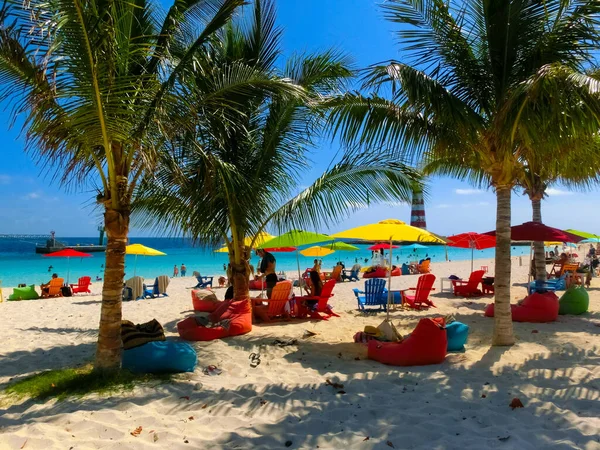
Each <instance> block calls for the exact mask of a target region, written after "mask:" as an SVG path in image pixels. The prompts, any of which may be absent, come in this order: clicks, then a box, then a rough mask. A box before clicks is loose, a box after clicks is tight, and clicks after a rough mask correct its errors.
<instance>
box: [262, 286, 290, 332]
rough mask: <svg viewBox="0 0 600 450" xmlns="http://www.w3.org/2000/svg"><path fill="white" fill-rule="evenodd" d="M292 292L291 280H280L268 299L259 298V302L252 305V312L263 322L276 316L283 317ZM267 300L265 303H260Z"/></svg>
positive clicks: (285, 314)
mask: <svg viewBox="0 0 600 450" xmlns="http://www.w3.org/2000/svg"><path fill="white" fill-rule="evenodd" d="M291 292H292V282H291V281H280V282H279V283H277V284H276V285H275V287H274V288H273V291H272V292H271V298H270V299H264V300H260V303H258V304H256V305H255V306H254V314H255V315H256V317H258V318H259V319H261V320H262V321H263V322H270V321H271V320H273V319H274V318H276V317H285V316H287V315H288V313H287V312H286V310H285V305H286V304H287V303H288V302H289V300H290V293H291ZM262 302H267V303H268V304H267V305H263V304H261V303H262Z"/></svg>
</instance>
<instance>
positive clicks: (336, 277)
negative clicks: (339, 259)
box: [323, 265, 342, 281]
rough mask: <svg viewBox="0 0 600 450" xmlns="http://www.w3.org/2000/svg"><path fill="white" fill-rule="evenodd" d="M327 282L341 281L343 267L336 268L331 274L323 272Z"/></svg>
mask: <svg viewBox="0 0 600 450" xmlns="http://www.w3.org/2000/svg"><path fill="white" fill-rule="evenodd" d="M323 275H324V276H325V280H335V281H340V280H341V276H342V266H339V265H338V266H335V267H334V268H333V270H332V271H331V272H323Z"/></svg>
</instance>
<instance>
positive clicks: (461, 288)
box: [452, 270, 485, 297]
mask: <svg viewBox="0 0 600 450" xmlns="http://www.w3.org/2000/svg"><path fill="white" fill-rule="evenodd" d="M484 275H485V272H484V271H483V270H476V271H475V272H473V273H471V275H470V276H469V281H464V280H452V286H453V287H454V295H455V296H458V295H460V296H462V297H472V296H477V295H481V294H482V292H481V291H480V290H479V287H478V286H479V283H481V281H482V280H483V276H484Z"/></svg>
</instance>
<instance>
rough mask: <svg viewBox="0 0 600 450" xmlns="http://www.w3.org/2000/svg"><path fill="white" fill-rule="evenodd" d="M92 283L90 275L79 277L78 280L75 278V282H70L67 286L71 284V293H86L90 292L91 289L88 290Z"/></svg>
mask: <svg viewBox="0 0 600 450" xmlns="http://www.w3.org/2000/svg"><path fill="white" fill-rule="evenodd" d="M91 285H92V278H91V277H81V278H80V279H79V280H77V284H70V285H69V286H71V290H72V291H73V294H81V293H82V292H83V293H86V294H91V293H92V291H90V286H91Z"/></svg>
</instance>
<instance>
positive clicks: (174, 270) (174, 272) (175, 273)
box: [173, 264, 179, 277]
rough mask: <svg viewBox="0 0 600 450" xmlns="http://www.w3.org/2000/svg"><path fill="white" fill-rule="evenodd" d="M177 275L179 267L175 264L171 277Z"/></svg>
mask: <svg viewBox="0 0 600 450" xmlns="http://www.w3.org/2000/svg"><path fill="white" fill-rule="evenodd" d="M177 275H179V269H178V268H177V264H175V266H174V267H173V277H176V276H177Z"/></svg>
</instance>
